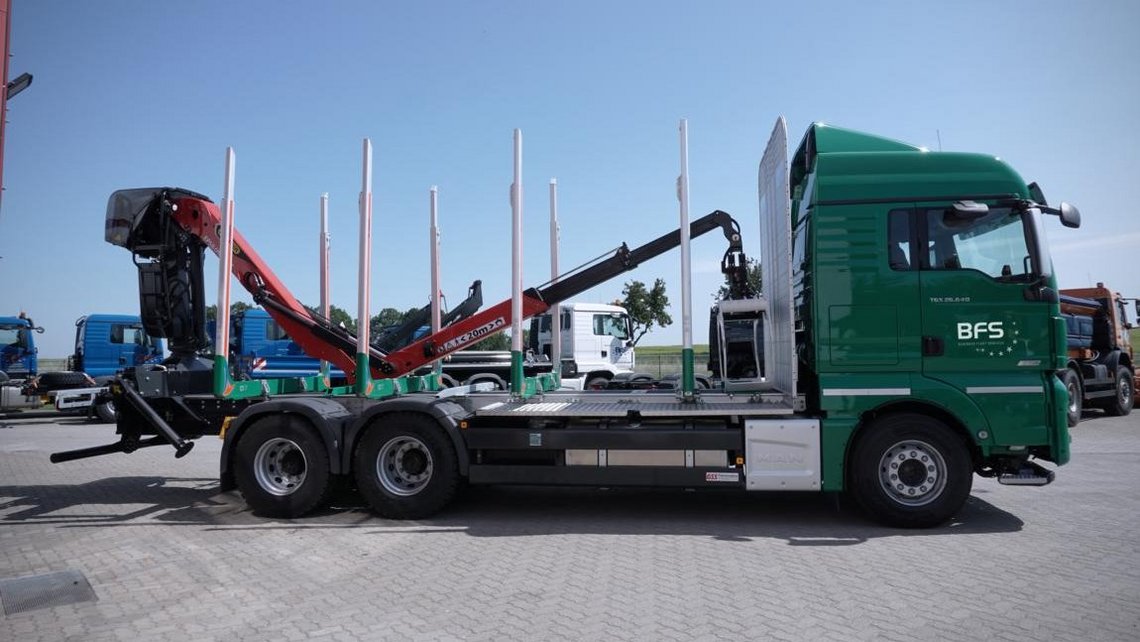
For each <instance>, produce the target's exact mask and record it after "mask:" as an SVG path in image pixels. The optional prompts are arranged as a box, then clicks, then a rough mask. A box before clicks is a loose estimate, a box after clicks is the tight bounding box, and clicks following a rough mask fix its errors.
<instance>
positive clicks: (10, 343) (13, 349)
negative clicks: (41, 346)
mask: <svg viewBox="0 0 1140 642" xmlns="http://www.w3.org/2000/svg"><path fill="white" fill-rule="evenodd" d="M43 331H44V329H43V328H37V327H34V326H33V325H32V321H31V319H27V318H25V317H23V316H19V317H0V372H3V373H4V375H5V378H6V379H12V380H22V379H30V378H32V377H34V376H36V373H37V372H38V371H39V368H38V361H37V358H36V355H37V350H36V341H35V338H34V337H33V336H32V335H33V333H34V332H41V333H42V332H43Z"/></svg>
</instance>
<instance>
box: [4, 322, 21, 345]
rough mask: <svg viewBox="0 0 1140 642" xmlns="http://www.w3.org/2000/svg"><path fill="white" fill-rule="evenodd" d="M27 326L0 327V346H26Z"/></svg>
mask: <svg viewBox="0 0 1140 642" xmlns="http://www.w3.org/2000/svg"><path fill="white" fill-rule="evenodd" d="M26 336H27V328H26V327H19V326H11V325H6V326H3V327H0V346H20V347H24V346H25V337H26Z"/></svg>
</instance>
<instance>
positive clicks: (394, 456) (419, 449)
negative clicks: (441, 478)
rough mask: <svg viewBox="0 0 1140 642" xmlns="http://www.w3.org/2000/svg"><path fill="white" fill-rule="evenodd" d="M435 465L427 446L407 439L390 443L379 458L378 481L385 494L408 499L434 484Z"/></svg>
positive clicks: (377, 466)
mask: <svg viewBox="0 0 1140 642" xmlns="http://www.w3.org/2000/svg"><path fill="white" fill-rule="evenodd" d="M434 467H435V462H434V460H433V459H432V456H431V451H430V450H428V447H427V446H426V445H425V444H424V442H422V441H420V440H419V439H416V438H415V437H409V436H406V435H403V436H400V437H393V438H392V439H389V440H388V441H387V442H386V443H385V444H384V446H383V447H382V448H381V449H380V453H379V454H378V455H377V456H376V477H377V479H379V480H380V485H381V486H383V487H384V490H386V491H388V492H389V493H392V494H393V495H398V496H400V497H408V496H411V495H415V494H416V493H418V492H420V491H421V490H423V489H424V488H425V487H426V486H427V485H428V482H430V481H431V474H432V471H433V470H434Z"/></svg>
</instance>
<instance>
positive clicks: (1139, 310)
mask: <svg viewBox="0 0 1140 642" xmlns="http://www.w3.org/2000/svg"><path fill="white" fill-rule="evenodd" d="M1135 304H1136V318H1137V319H1140V299H1136V301H1135Z"/></svg>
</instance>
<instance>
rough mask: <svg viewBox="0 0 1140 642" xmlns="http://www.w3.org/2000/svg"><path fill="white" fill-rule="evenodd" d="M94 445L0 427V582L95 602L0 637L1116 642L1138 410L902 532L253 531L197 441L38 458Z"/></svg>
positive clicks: (523, 526) (587, 514) (772, 512)
mask: <svg viewBox="0 0 1140 642" xmlns="http://www.w3.org/2000/svg"><path fill="white" fill-rule="evenodd" d="M112 432H113V429H112V428H111V427H109V426H105V425H97V424H85V423H80V422H75V423H67V421H66V420H65V421H64V422H62V423H48V422H32V421H24V422H10V423H8V424H4V425H2V427H0V578H11V577H19V576H26V575H35V574H41V573H48V572H52V571H62V570H66V569H75V570H78V571H81V572H82V573H84V574H85V575H86V577H87V578H88V580H90V582H91V585H92V587H93V588H94V592H95V594H96V596H97V601H94V602H83V603H78V604H72V605H67V606H57V607H52V608H43V609H38V610H32V611H25V612H22V613H16V614H13V615H10V616H2V615H0V640H63V639H75V640H163V639H171V640H184V639H194V640H210V639H217V640H227V641H229V640H240V639H258V640H261V639H281V640H307V639H313V638H320V639H328V640H354V639H484V640H502V639H525V640H547V639H618V640H625V639H652V640H669V639H677V640H682V639H683V640H688V639H725V638H736V639H774V640H818V639H834V640H864V639H887V640H896V639H897V640H908V641H909V640H914V639H947V640H979V639H986V640H1024V639H1049V640H1056V639H1071V640H1109V639H1118V640H1135V639H1138V638H1140V537H1138V535H1137V534H1138V533H1140V413H1137V414H1134V415H1132V416H1130V417H1125V418H1119V419H1118V418H1106V417H1090V418H1087V419H1086V421H1085V422H1084V423H1082V424H1081V425H1080V426H1078V427H1077V428H1075V429H1074V432H1073V435H1074V443H1073V450H1074V455H1073V462H1072V463H1071V464H1069V465H1067V466H1065V467H1063V468H1061V469H1059V471H1058V477H1057V481H1056V482H1055V483H1054V484H1052V485H1051V486H1047V487H1045V488H1018V487H1005V486H1000V485H998V484H997V483H995V482H993V481H991V480H985V479H980V478H978V479H976V480H975V485H974V492H973V496H972V497H971V499H970V501H969V504H968V505H967V506H966V508H965V509H964V510H963V511H962V513H961V514H960V515H959V516H958V517H957V518H956V519H955V520H954V522H953V523H952V524H950V525H947V526H945V527H943V528H938V529H934V530H928V531H920V532H910V531H898V530H891V529H886V528H880V527H878V526H874V525H871V524H869V523H868V522H867V521H865V520H864V519H863V518H862V517H860V516H859V515H858V514H855V513H853V512H850V511H848V510H846V509H845V508H844V507H843V506H842V505H841V503H840V502H839V501H838V500H837V499H836V498H834V497H830V496H819V495H756V494H747V493H691V492H683V491H677V492H673V491H668V492H665V491H652V492H651V491H604V490H577V489H575V490H565V489H508V488H501V489H500V488H494V489H473V490H469V491H467V494H466V495H465V496H464V497H463V498H462V499H461V501H459V502H458V503H457V504H455V505H454V506H453V507H452V508H451V509H449V510H448V511H447V512H446V513H444V514H441V515H440V516H439V517H438V518H435V519H430V520H423V521H418V522H397V521H389V520H383V519H379V518H376V517H373V516H372V515H370V514H369V513H368V512H367V511H366V510H364V509H363V508H362V507H361V504H360V501H359V500H358V499H354V498H353V497H350V496H349V497H345V498H343V499H342V500H341V501H339V502H338V504H339V505H338V506H337V507H335V508H332V509H329V510H325V511H323V512H321V513H319V514H316V515H313V516H311V517H308V518H305V519H298V520H277V521H274V520H267V519H262V518H258V517H256V516H254V515H251V514H250V513H249V512H248V511H247V509H246V508H245V506H244V504H243V503H242V501H241V497H240V496H239V495H237V494H234V493H225V494H221V493H219V492H218V486H217V482H216V479H215V478H216V471H217V463H216V460H217V453H218V450H219V442H218V441H217V440H214V439H203V440H200V442H199V443H198V445H197V447H196V448H195V450H194V452H192V453H191V454H190V455H189V456H188V457H186V458H184V459H181V460H175V459H174V458H173V456H172V452H171V451H170V449H168V448H151V449H148V450H144V451H140V452H137V453H135V454H133V455H111V456H107V457H99V458H95V459H87V460H81V461H75V462H70V463H66V464H58V465H53V464H50V463H49V462H48V458H47V455H48V453H50V452H54V451H57V450H65V449H69V448H76V447H80V446H87V445H95V444H102V443H106V442H109V441H111V440H112V438H113V437H112Z"/></svg>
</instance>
